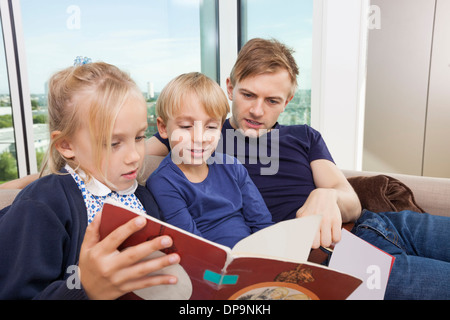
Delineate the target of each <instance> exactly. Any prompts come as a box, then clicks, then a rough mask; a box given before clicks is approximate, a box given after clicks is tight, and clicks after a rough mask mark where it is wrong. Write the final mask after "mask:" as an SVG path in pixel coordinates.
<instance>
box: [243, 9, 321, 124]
mask: <svg viewBox="0 0 450 320" xmlns="http://www.w3.org/2000/svg"><path fill="white" fill-rule="evenodd" d="M240 18H241V21H240V25H241V30H240V31H241V32H240V37H241V45H242V44H244V43H245V42H246V41H247V40H249V39H252V38H256V37H259V38H265V39H270V38H275V39H277V40H279V41H281V42H283V43H285V44H286V45H288V46H290V47H291V48H293V49H294V50H295V55H294V58H295V60H296V61H297V64H298V66H299V68H300V75H299V78H298V83H299V88H298V90H297V92H296V94H295V96H294V99H293V100H292V101H291V102H290V103H289V105H288V106H287V107H286V110H285V111H284V112H283V113H282V114H281V116H280V118H279V123H280V124H284V125H292V124H310V123H311V69H312V35H313V33H312V25H313V0H278V1H276V2H274V1H273V0H241V6H240Z"/></svg>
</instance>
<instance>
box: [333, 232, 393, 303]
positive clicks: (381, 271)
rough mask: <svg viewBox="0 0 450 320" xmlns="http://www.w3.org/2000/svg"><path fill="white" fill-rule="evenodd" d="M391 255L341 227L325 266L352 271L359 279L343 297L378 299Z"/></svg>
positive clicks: (383, 290) (383, 289)
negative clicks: (340, 234) (346, 295)
mask: <svg viewBox="0 0 450 320" xmlns="http://www.w3.org/2000/svg"><path fill="white" fill-rule="evenodd" d="M394 260H395V258H394V257H392V256H391V255H389V254H387V253H386V252H384V251H382V250H380V249H379V248H377V247H375V246H373V245H371V244H370V243H368V242H366V241H364V240H362V239H361V238H359V237H357V236H355V235H354V234H352V233H351V232H349V231H347V230H345V229H342V238H341V241H340V242H339V243H338V244H336V246H335V247H334V250H333V254H332V256H331V260H330V263H329V265H328V266H329V267H330V268H333V269H336V270H339V271H342V272H346V273H349V274H352V275H354V276H356V277H359V278H361V279H362V280H363V283H362V284H361V285H360V286H359V287H358V288H357V289H356V290H355V291H354V292H353V293H352V294H351V295H350V296H349V297H348V299H347V300H382V299H384V293H385V291H386V286H387V282H388V279H389V274H390V272H391V268H392V264H393V263H394Z"/></svg>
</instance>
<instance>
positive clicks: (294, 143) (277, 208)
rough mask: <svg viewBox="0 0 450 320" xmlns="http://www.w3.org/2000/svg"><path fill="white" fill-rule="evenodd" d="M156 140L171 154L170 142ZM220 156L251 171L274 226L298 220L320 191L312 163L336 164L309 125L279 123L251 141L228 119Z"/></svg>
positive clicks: (224, 129)
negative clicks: (313, 192) (315, 190)
mask: <svg viewBox="0 0 450 320" xmlns="http://www.w3.org/2000/svg"><path fill="white" fill-rule="evenodd" d="M156 137H157V138H158V139H159V140H160V141H161V142H162V143H164V144H165V145H166V146H167V147H168V149H169V150H170V148H169V144H168V140H164V139H161V137H160V136H159V135H158V134H156ZM217 152H223V153H226V154H229V155H231V156H233V157H236V158H237V159H238V160H239V161H240V162H241V163H242V164H243V165H244V166H245V168H247V170H248V174H249V176H250V177H251V179H252V181H253V182H254V183H255V185H256V186H257V188H258V190H259V191H260V193H261V195H262V197H263V199H264V201H265V203H266V205H267V207H268V208H269V211H270V212H271V214H272V217H273V221H274V222H279V221H283V220H287V219H293V218H295V214H296V212H297V210H298V209H299V208H300V207H301V206H303V204H304V203H305V201H306V199H307V198H308V196H309V194H310V193H311V191H313V190H314V189H315V188H316V186H315V184H314V179H313V175H312V170H311V165H310V163H311V162H312V161H315V160H319V159H325V160H329V161H332V162H334V161H333V158H332V156H331V154H330V152H329V150H328V148H327V146H326V144H325V141H324V140H323V138H322V136H321V134H320V133H319V132H318V131H316V130H315V129H313V128H311V127H310V126H307V125H292V126H283V125H279V124H278V123H277V124H276V125H275V126H274V127H273V129H272V130H271V131H269V132H268V133H267V134H264V135H262V136H261V137H259V138H249V137H246V136H244V135H243V134H242V133H240V132H239V130H235V129H233V127H232V126H231V124H230V122H229V119H227V120H226V121H225V123H224V125H223V128H222V137H221V140H220V142H219V145H218V148H217Z"/></svg>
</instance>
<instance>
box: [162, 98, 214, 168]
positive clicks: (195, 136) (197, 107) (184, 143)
mask: <svg viewBox="0 0 450 320" xmlns="http://www.w3.org/2000/svg"><path fill="white" fill-rule="evenodd" d="M221 129H222V119H217V118H213V117H211V116H209V115H208V114H207V113H206V111H205V108H204V107H203V106H202V105H201V103H200V101H199V99H198V98H197V96H196V95H195V94H189V95H187V96H186V97H185V99H183V102H182V105H181V108H180V112H179V113H178V114H177V115H175V116H174V118H171V119H168V120H167V122H166V123H164V122H163V121H162V119H161V118H158V130H159V133H160V135H161V137H162V138H165V139H169V143H170V148H171V150H172V160H173V162H174V163H175V164H177V165H178V166H179V167H180V168H182V167H184V166H191V165H197V166H198V165H204V164H205V161H206V160H207V159H208V158H210V157H211V154H212V153H213V152H214V150H215V149H216V147H217V143H218V142H219V139H220V133H221Z"/></svg>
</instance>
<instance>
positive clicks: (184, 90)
mask: <svg viewBox="0 0 450 320" xmlns="http://www.w3.org/2000/svg"><path fill="white" fill-rule="evenodd" d="M156 112H157V114H158V119H157V124H158V130H159V133H160V135H161V137H162V138H163V139H168V140H169V144H170V146H169V147H170V149H171V153H170V154H169V155H168V156H167V157H166V158H165V159H164V160H163V161H162V162H161V164H160V166H159V168H158V169H157V170H156V171H155V172H154V173H153V174H152V175H151V176H150V178H149V179H148V180H147V187H148V188H149V189H150V190H151V192H152V193H153V195H154V196H155V199H156V201H157V202H158V204H159V206H160V208H161V212H162V214H163V216H164V218H165V220H166V221H167V222H168V223H171V224H173V225H175V226H178V227H180V228H182V229H185V230H187V231H189V232H192V233H194V234H197V235H198V236H201V237H204V238H206V239H209V240H211V241H214V242H217V243H220V244H223V245H226V246H229V247H233V246H234V245H235V244H236V243H237V242H238V241H239V240H241V239H243V238H245V237H246V236H248V235H250V234H251V233H253V232H255V231H258V230H260V229H262V228H265V227H267V226H269V225H271V224H272V216H271V214H270V212H269V211H268V209H267V207H266V205H265V203H264V200H263V199H262V197H261V195H260V193H259V191H258V189H257V188H256V186H255V185H254V183H253V182H252V180H251V179H250V178H249V176H248V174H247V170H246V169H245V168H244V167H243V166H242V165H241V164H240V163H238V162H237V160H236V159H235V158H232V157H230V156H226V155H223V154H219V153H216V154H215V155H214V156H213V157H211V155H212V154H213V152H214V151H215V149H216V147H217V144H218V142H219V139H220V134H221V129H222V124H223V122H224V121H225V119H226V116H227V114H228V112H229V105H228V100H227V98H226V96H225V94H224V92H223V91H222V89H221V88H220V87H219V86H218V85H217V83H215V82H214V81H213V80H211V79H209V78H208V77H206V76H204V75H202V74H200V73H195V72H194V73H188V74H184V75H181V76H179V77H177V78H175V79H174V80H172V81H171V82H170V83H169V84H168V85H167V86H166V87H165V88H164V89H163V91H162V92H161V94H160V96H159V98H158V102H157V106H156Z"/></svg>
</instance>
